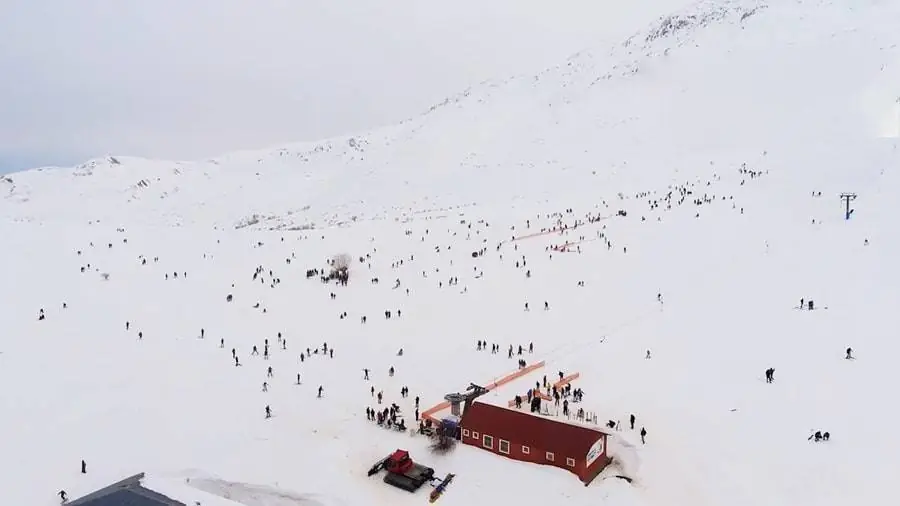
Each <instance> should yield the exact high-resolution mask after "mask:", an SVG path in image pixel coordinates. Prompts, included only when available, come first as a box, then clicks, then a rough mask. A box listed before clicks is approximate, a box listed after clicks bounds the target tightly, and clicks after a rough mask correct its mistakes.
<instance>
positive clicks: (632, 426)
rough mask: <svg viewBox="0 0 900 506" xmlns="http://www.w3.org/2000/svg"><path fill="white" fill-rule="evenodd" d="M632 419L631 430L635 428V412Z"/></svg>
mask: <svg viewBox="0 0 900 506" xmlns="http://www.w3.org/2000/svg"><path fill="white" fill-rule="evenodd" d="M630 420H631V430H634V420H635V416H634V413H632V414H631V418H630Z"/></svg>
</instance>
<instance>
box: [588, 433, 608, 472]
mask: <svg viewBox="0 0 900 506" xmlns="http://www.w3.org/2000/svg"><path fill="white" fill-rule="evenodd" d="M605 443H606V436H602V437H601V438H600V439H598V440H597V442H596V443H594V445H593V446H591V449H590V450H588V452H587V465H588V467H590V465H591V464H593V463H594V462H595V461H596V460H597V459H598V458H600V456H601V455H603V451H604V450H605V449H606V444H605Z"/></svg>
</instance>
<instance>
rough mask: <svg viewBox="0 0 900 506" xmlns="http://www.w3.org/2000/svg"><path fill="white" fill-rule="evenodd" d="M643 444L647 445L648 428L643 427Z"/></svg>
mask: <svg viewBox="0 0 900 506" xmlns="http://www.w3.org/2000/svg"><path fill="white" fill-rule="evenodd" d="M641 444H642V445H644V444H647V428H646V427H641Z"/></svg>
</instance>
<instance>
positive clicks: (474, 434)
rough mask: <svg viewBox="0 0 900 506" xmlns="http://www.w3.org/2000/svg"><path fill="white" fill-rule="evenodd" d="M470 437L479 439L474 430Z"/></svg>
mask: <svg viewBox="0 0 900 506" xmlns="http://www.w3.org/2000/svg"><path fill="white" fill-rule="evenodd" d="M472 437H473V438H475V439H479V437H478V433H477V432H475V431H474V430H473V431H472Z"/></svg>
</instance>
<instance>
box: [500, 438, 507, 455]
mask: <svg viewBox="0 0 900 506" xmlns="http://www.w3.org/2000/svg"><path fill="white" fill-rule="evenodd" d="M497 449H498V450H500V453H505V454H507V455H509V441H504V440H502V439H501V440H500V446H499V447H497Z"/></svg>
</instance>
